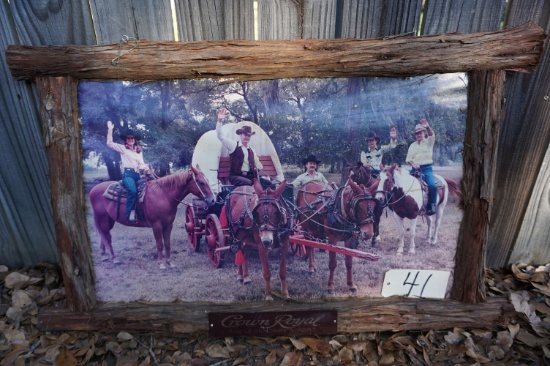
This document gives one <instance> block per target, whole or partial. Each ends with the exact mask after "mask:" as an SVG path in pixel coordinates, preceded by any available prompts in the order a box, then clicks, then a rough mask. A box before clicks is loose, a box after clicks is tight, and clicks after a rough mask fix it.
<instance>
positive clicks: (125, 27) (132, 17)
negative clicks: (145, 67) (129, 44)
mask: <svg viewBox="0 0 550 366" xmlns="http://www.w3.org/2000/svg"><path fill="white" fill-rule="evenodd" d="M89 6H90V9H91V12H92V14H93V17H94V21H95V23H96V27H95V32H96V34H97V43H99V44H105V43H118V42H120V41H121V39H122V37H123V36H128V37H131V39H148V40H174V27H173V24H172V9H171V8H170V2H169V1H141V0H117V1H98V0H91V1H90V5H89Z"/></svg>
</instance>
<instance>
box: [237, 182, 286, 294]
mask: <svg viewBox="0 0 550 366" xmlns="http://www.w3.org/2000/svg"><path fill="white" fill-rule="evenodd" d="M285 186H286V180H285V181H283V182H282V183H281V184H280V185H279V187H277V189H275V190H272V189H271V188H267V190H265V191H264V190H263V188H262V186H261V184H260V183H259V182H258V180H257V179H254V186H241V187H237V188H235V189H234V190H233V191H232V192H231V193H230V195H229V197H228V198H227V201H226V212H228V213H229V214H228V215H227V219H228V224H229V234H230V236H231V239H232V245H238V246H239V250H238V251H237V255H236V260H235V262H236V263H237V266H238V275H237V279H238V281H239V282H242V283H244V284H248V283H250V282H251V280H250V277H249V274H248V262H247V257H248V254H249V253H250V250H251V248H252V247H257V249H258V253H259V256H260V262H261V264H262V275H263V278H264V281H265V297H266V300H273V297H272V296H271V285H270V280H271V271H270V269H269V261H268V253H269V251H270V250H271V249H272V248H274V247H277V246H279V247H280V248H281V261H280V265H279V278H280V279H281V293H282V294H283V296H285V297H288V296H289V295H288V289H287V285H286V272H287V271H286V256H287V252H288V237H289V235H290V231H289V227H290V222H289V218H288V214H289V211H288V208H287V207H286V204H285V203H284V200H282V199H280V198H281V193H282V192H283V190H284V189H285ZM228 208H229V209H228Z"/></svg>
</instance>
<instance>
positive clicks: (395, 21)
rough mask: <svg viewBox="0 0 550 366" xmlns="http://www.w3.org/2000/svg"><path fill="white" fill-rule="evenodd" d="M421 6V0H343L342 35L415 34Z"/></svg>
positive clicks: (353, 36) (371, 36) (356, 36)
mask: <svg viewBox="0 0 550 366" xmlns="http://www.w3.org/2000/svg"><path fill="white" fill-rule="evenodd" d="M421 10H422V0H406V1H404V0H389V1H387V0H368V1H364V0H345V1H343V6H342V32H341V33H342V37H344V38H376V37H386V36H393V35H398V34H405V33H408V34H409V35H416V33H417V30H418V25H419V23H420V12H421ZM440 33H443V32H440Z"/></svg>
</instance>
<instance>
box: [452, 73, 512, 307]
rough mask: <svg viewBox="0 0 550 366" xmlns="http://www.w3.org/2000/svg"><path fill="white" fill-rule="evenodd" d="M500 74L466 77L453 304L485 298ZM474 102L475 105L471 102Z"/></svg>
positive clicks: (500, 98)
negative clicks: (460, 218) (466, 114)
mask: <svg viewBox="0 0 550 366" xmlns="http://www.w3.org/2000/svg"><path fill="white" fill-rule="evenodd" d="M504 79H505V73H504V71H474V72H472V73H471V74H470V84H469V95H468V100H470V103H469V105H468V117H467V123H466V132H465V135H464V172H463V178H462V203H463V206H464V218H463V219H462V223H461V227H460V234H459V237H458V247H459V250H457V253H456V260H455V268H457V269H459V270H456V271H455V273H454V280H453V289H452V292H451V296H452V298H453V299H455V300H460V301H464V302H467V303H471V302H474V303H475V302H479V301H483V300H484V298H485V292H484V291H485V283H484V279H485V268H484V267H485V251H486V246H487V240H488V230H489V217H490V214H491V209H492V206H493V188H494V187H493V185H494V181H495V170H496V164H495V160H496V150H497V144H498V137H499V130H500V124H501V122H502V118H503V116H502V110H503V103H504V97H503V93H504ZM472 101H475V102H472Z"/></svg>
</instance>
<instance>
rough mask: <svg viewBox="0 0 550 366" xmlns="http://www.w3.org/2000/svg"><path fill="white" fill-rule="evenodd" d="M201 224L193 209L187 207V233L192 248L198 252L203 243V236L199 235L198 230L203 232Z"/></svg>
mask: <svg viewBox="0 0 550 366" xmlns="http://www.w3.org/2000/svg"><path fill="white" fill-rule="evenodd" d="M200 226H201V222H200V220H199V219H198V218H197V217H196V215H195V211H194V210H193V207H191V206H187V209H186V210H185V231H186V232H187V240H188V241H189V245H190V246H191V248H192V249H193V250H194V251H195V252H197V251H198V250H199V244H200V241H201V237H202V236H201V235H200V234H198V233H197V229H199V231H201V230H200V229H201V227H200Z"/></svg>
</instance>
